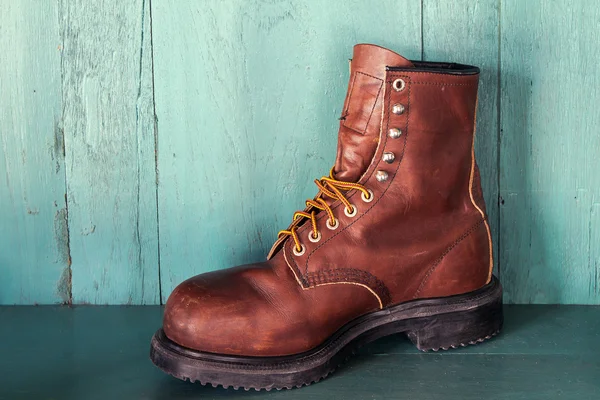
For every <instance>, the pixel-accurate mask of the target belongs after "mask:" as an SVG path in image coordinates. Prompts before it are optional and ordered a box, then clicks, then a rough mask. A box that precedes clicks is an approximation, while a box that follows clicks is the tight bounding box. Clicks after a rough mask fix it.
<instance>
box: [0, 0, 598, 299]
mask: <svg viewBox="0 0 600 400" xmlns="http://www.w3.org/2000/svg"><path fill="white" fill-rule="evenodd" d="M599 25H600V3H596V2H592V1H586V0H574V1H562V0H479V1H475V0H452V1H441V0H439V1H435V0H422V1H413V0H389V1H370V2H369V1H362V0H356V1H348V0H328V1H317V0H314V1H313V0H304V1H289V0H288V1H259V0H256V1H247V0H211V1H191V0H190V1H179V0H177V1H176V0H171V1H168V0H152V1H150V0H132V1H109V0H103V1H84V0H79V1H66V0H52V1H51V0H48V1H34V0H10V1H9V0H0V54H1V55H2V56H1V57H2V61H0V304H35V303H38V304H51V303H61V302H67V303H68V302H73V303H92V304H156V303H160V302H161V301H163V302H164V300H165V299H166V298H167V296H168V295H169V293H170V292H171V290H172V289H173V288H174V286H175V285H176V284H177V283H178V282H180V281H181V280H183V279H185V278H186V277H189V276H190V275H192V274H197V273H201V272H205V271H209V270H212V269H217V268H224V267H228V266H231V265H233V264H238V263H245V262H250V261H257V260H261V259H263V258H264V256H265V254H266V252H267V250H268V248H269V247H270V245H271V244H272V242H273V240H274V239H275V236H276V233H277V231H278V230H279V229H281V228H284V227H285V226H287V224H288V223H289V221H290V218H291V215H292V213H293V211H294V210H296V209H298V208H301V207H302V205H303V201H304V199H305V198H308V197H312V196H313V195H314V192H315V190H314V187H313V184H312V180H313V179H314V178H316V177H320V176H321V175H323V174H326V173H327V172H328V170H329V168H330V167H331V165H332V163H333V161H334V156H335V145H336V139H337V138H336V133H337V117H338V115H339V113H340V107H341V106H342V101H343V97H344V94H345V85H346V82H347V79H348V65H347V59H348V58H349V57H350V56H351V51H352V46H353V45H354V44H355V43H360V42H371V43H377V44H380V45H383V46H386V47H389V48H391V49H394V50H396V51H398V52H400V53H401V54H403V55H405V56H407V57H409V58H413V59H425V60H439V61H457V62H462V63H471V64H475V65H479V66H480V67H481V68H482V76H481V87H480V101H479V113H478V138H477V149H476V151H477V155H478V160H479V163H480V167H481V171H482V177H483V184H484V191H485V197H486V201H487V204H488V211H489V215H490V222H491V225H492V230H493V235H494V242H495V243H494V245H495V254H496V260H497V271H496V273H497V274H499V275H500V278H501V280H502V282H503V284H504V287H505V293H506V300H507V301H508V302H511V303H569V304H570V303H580V304H600V287H599V286H600V285H599V280H600V157H599V155H600V134H599V133H600V132H599V130H600V129H599V126H600V112H599V111H598V110H599V108H598V104H600V69H598V54H599V53H600V42H599V41H598V40H597V28H598V26H599Z"/></svg>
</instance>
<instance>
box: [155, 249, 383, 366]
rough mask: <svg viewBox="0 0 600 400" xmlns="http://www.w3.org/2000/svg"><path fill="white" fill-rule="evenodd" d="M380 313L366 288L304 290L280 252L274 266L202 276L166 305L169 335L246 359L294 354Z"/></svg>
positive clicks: (179, 289) (260, 265) (180, 289)
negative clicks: (350, 323) (355, 321)
mask: <svg viewBox="0 0 600 400" xmlns="http://www.w3.org/2000/svg"><path fill="white" fill-rule="evenodd" d="M377 309H379V303H378V302H377V300H376V299H375V298H374V297H373V295H372V294H371V293H369V292H368V291H367V290H365V289H364V288H361V287H358V286H353V285H344V284H342V285H326V286H317V287H314V288H307V289H305V288H302V286H300V285H299V284H298V282H297V281H296V279H295V278H294V276H293V274H292V271H291V270H290V268H289V267H288V266H287V265H286V263H285V260H284V259H283V255H282V253H279V254H278V255H277V256H275V257H274V258H272V259H271V260H269V261H266V262H263V263H258V264H251V265H244V266H240V267H235V268H230V269H227V270H221V271H214V272H209V273H206V274H202V275H197V276H195V277H193V278H191V279H188V280H187V281H185V282H183V283H181V284H180V285H179V286H177V288H176V289H175V290H174V291H173V293H172V294H171V296H169V299H168V301H167V304H166V306H165V316H164V321H163V329H164V331H165V334H166V335H167V337H169V338H170V339H171V340H173V341H175V342H177V343H179V344H180V345H182V346H186V347H189V348H192V349H198V350H204V351H208V352H212V353H221V354H237V355H247V356H278V355H288V354H295V353H300V352H303V351H306V350H308V349H311V348H314V347H316V346H318V345H319V344H320V343H322V342H323V341H325V339H327V337H329V336H331V335H332V334H333V333H334V332H335V331H336V330H338V329H339V328H341V327H342V326H343V325H344V324H345V323H347V322H348V321H350V320H352V319H354V318H356V317H358V316H360V315H363V314H365V313H367V312H370V311H374V310H377Z"/></svg>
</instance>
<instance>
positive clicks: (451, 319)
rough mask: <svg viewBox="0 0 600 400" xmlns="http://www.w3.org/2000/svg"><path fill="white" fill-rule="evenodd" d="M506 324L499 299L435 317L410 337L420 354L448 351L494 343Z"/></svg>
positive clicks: (429, 319)
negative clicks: (493, 339)
mask: <svg viewBox="0 0 600 400" xmlns="http://www.w3.org/2000/svg"><path fill="white" fill-rule="evenodd" d="M503 320H504V317H503V314H502V301H501V299H498V300H495V301H493V302H492V303H488V304H484V305H481V306H479V307H476V308H473V309H471V310H467V311H460V312H450V313H446V314H439V315H434V316H431V317H429V318H428V319H427V321H426V322H424V324H423V326H422V327H420V328H419V329H416V330H410V331H407V332H406V336H408V338H409V339H410V340H411V342H413V343H414V344H415V345H416V346H417V348H418V349H419V350H422V351H428V350H433V351H438V350H440V349H443V350H448V349H449V348H457V347H461V346H462V347H464V346H467V345H469V344H477V343H480V342H483V341H484V340H486V339H490V338H491V337H492V336H495V335H496V334H497V333H498V332H499V331H500V329H501V328H502V323H503Z"/></svg>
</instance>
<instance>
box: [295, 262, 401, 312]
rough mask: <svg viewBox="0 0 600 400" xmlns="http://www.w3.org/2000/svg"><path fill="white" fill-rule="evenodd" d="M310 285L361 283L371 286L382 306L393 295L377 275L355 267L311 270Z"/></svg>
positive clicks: (387, 302)
mask: <svg viewBox="0 0 600 400" xmlns="http://www.w3.org/2000/svg"><path fill="white" fill-rule="evenodd" d="M306 277H307V279H308V282H309V284H310V285H315V286H316V285H322V284H325V283H340V282H348V283H360V284H364V285H365V286H367V287H369V288H371V289H372V290H373V291H374V292H375V293H376V294H377V297H378V298H379V302H380V305H381V307H383V306H384V305H387V304H389V303H390V301H391V299H392V296H391V295H390V291H389V289H388V288H387V286H386V285H385V284H384V283H383V282H382V281H381V280H379V279H378V278H377V277H376V276H375V275H373V274H371V273H369V272H367V271H364V270H361V269H355V268H336V269H328V270H322V271H317V272H311V273H309V274H308V275H307V276H306Z"/></svg>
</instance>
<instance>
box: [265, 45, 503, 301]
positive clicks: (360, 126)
mask: <svg viewBox="0 0 600 400" xmlns="http://www.w3.org/2000/svg"><path fill="white" fill-rule="evenodd" d="M357 47H358V49H356V48H355V55H356V54H358V55H359V57H358V63H357V64H356V65H357V66H355V65H354V62H355V60H353V61H352V63H353V64H352V67H351V70H352V73H351V77H350V87H349V90H348V96H347V98H346V101H345V106H344V114H343V117H342V121H341V122H340V134H339V147H338V157H337V160H336V166H335V169H334V175H335V178H336V179H340V180H341V178H340V176H344V177H346V178H349V177H353V178H354V177H357V180H358V183H359V184H360V185H362V186H364V188H366V189H368V190H369V191H370V192H371V193H372V197H371V198H370V199H368V200H367V199H365V197H364V196H362V194H361V192H360V191H359V190H349V191H348V192H346V194H345V197H346V198H347V199H348V200H349V201H350V203H351V205H352V210H354V211H355V212H354V213H348V212H347V209H346V207H345V206H344V205H343V204H342V202H340V201H333V202H332V203H331V208H332V209H333V212H334V213H335V215H336V216H337V219H339V225H338V226H337V227H336V228H335V229H331V228H330V227H328V225H327V220H328V216H327V215H326V214H325V213H323V212H321V213H319V215H318V217H317V218H316V227H317V230H318V231H319V232H322V234H321V235H320V236H319V240H317V241H315V240H312V239H311V238H310V237H309V235H311V232H314V227H313V226H312V224H307V223H305V224H298V223H297V222H296V223H295V224H296V225H297V228H296V229H297V235H298V237H299V238H301V240H302V241H303V242H304V243H306V245H305V251H302V252H301V253H302V254H298V253H299V252H298V251H296V252H295V251H294V246H295V245H294V242H293V241H291V240H290V241H287V242H286V243H285V244H284V245H283V257H284V258H285V261H286V263H287V264H288V265H289V267H290V268H291V269H292V270H293V271H294V274H295V276H296V278H297V279H298V282H300V283H301V284H302V286H303V287H313V286H319V285H325V284H335V283H351V284H356V285H362V286H364V287H366V288H368V289H369V290H371V291H372V292H373V293H375V294H376V296H377V297H378V299H379V301H380V303H381V306H382V307H383V306H385V305H386V304H392V303H398V302H401V301H405V300H409V299H411V298H414V297H416V296H420V297H434V296H442V295H446V294H447V293H450V294H456V293H462V292H466V291H469V290H474V289H477V288H479V287H481V286H483V285H484V284H485V283H486V282H488V281H489V279H490V277H491V269H492V265H493V262H492V256H491V237H490V231H489V226H488V224H487V221H486V216H485V205H484V203H483V197H482V196H481V184H480V182H479V173H478V170H477V165H476V162H475V156H474V151H473V145H474V134H475V110H476V105H477V86H478V80H479V70H478V68H476V67H470V66H465V65H460V64H452V63H430V62H417V61H414V62H409V61H408V60H406V59H404V58H402V57H400V56H398V55H396V54H395V53H393V52H390V51H389V50H385V49H382V48H379V47H374V46H369V45H359V46H357ZM371 53H372V54H373V56H372V57H368V54H371ZM382 53H383V54H382ZM390 53H391V54H390ZM394 59H395V60H399V61H400V62H401V63H402V64H403V65H401V66H395V65H384V63H387V62H389V61H390V60H394ZM366 110H372V111H366ZM367 159H368V160H369V162H368V163H367V162H366V160H367ZM307 211H310V209H307ZM276 247H277V244H276ZM440 280H442V281H444V282H442V284H440ZM431 282H436V284H435V285H432V284H431Z"/></svg>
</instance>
